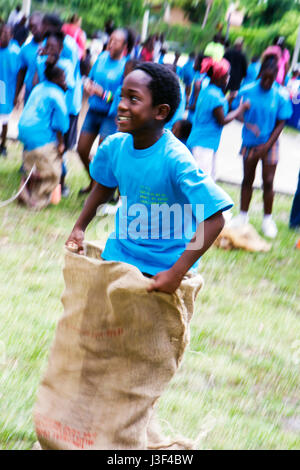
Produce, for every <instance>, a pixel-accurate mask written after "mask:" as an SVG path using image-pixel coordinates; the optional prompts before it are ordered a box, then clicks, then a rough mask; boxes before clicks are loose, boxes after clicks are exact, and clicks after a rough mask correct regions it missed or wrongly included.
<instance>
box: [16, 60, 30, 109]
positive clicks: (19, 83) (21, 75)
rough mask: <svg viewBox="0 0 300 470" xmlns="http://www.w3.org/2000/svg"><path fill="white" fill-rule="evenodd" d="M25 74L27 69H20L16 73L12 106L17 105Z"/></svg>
mask: <svg viewBox="0 0 300 470" xmlns="http://www.w3.org/2000/svg"><path fill="white" fill-rule="evenodd" d="M26 72H27V68H23V69H20V70H19V72H18V77H17V85H16V91H15V97H14V106H16V105H17V103H18V97H19V94H20V91H21V89H22V86H23V83H24V80H25V75H26Z"/></svg>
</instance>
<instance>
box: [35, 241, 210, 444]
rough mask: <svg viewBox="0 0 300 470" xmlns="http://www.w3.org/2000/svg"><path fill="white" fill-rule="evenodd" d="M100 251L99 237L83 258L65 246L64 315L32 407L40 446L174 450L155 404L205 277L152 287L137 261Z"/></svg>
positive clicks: (178, 352) (176, 360)
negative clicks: (169, 288)
mask: <svg viewBox="0 0 300 470" xmlns="http://www.w3.org/2000/svg"><path fill="white" fill-rule="evenodd" d="M100 256H101V250H100V248H99V247H97V246H96V245H95V244H86V256H79V255H76V254H74V253H71V252H68V251H66V254H65V268H64V279H65V291H64V294H63V297H62V302H63V305H64V314H63V316H62V318H61V319H60V321H59V323H58V326H57V330H56V336H55V340H54V344H53V346H52V350H51V353H50V358H49V364H48V368H47V371H46V374H45V377H44V379H43V381H42V383H41V385H40V388H39V391H38V398H37V403H36V406H35V410H34V420H35V426H36V433H37V436H38V439H39V442H40V443H41V446H42V448H43V449H147V448H158V447H159V446H163V445H165V446H166V447H168V448H170V446H172V444H173V443H172V442H171V441H170V440H168V441H167V442H163V438H162V436H161V435H160V434H159V433H158V432H157V430H156V429H155V424H154V418H153V410H154V405H155V403H156V402H157V400H158V398H159V397H160V396H161V394H162V393H163V391H164V390H165V388H166V386H167V384H168V383H169V381H170V380H171V378H172V377H173V375H174V373H175V372H176V369H177V368H178V366H179V363H180V360H181V358H182V355H183V352H184V350H185V347H186V345H187V344H188V341H189V322H190V320H191V317H192V314H193V307H194V301H195V298H196V295H197V293H198V291H199V289H200V288H201V286H202V278H201V276H198V275H197V276H191V277H186V278H185V279H184V280H183V281H182V283H181V286H180V288H179V289H178V290H177V291H176V293H175V294H173V295H169V294H165V293H159V292H152V293H148V292H147V291H146V288H147V287H148V286H149V284H150V283H151V279H149V278H147V277H145V276H143V275H142V273H141V272H140V271H139V270H138V269H137V268H135V267H134V266H132V265H129V264H126V263H119V262H107V261H103V260H101V259H100ZM148 434H149V437H148ZM175 444H177V445H179V446H180V445H181V444H182V446H183V448H184V447H185V444H184V443H180V442H177V443H175ZM187 447H188V445H187Z"/></svg>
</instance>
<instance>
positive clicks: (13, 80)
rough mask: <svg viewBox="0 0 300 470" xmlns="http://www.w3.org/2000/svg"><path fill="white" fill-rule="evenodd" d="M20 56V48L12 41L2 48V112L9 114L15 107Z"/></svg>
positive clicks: (0, 103)
mask: <svg viewBox="0 0 300 470" xmlns="http://www.w3.org/2000/svg"><path fill="white" fill-rule="evenodd" d="M19 56H20V48H18V47H17V46H16V45H15V44H13V43H11V42H10V43H9V45H8V47H5V48H0V114H9V113H11V112H12V110H13V108H14V98H15V92H16V85H17V76H18V72H19V70H20V57H19Z"/></svg>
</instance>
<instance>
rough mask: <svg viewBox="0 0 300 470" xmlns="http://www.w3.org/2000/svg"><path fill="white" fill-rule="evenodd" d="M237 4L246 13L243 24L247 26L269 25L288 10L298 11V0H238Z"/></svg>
mask: <svg viewBox="0 0 300 470" xmlns="http://www.w3.org/2000/svg"><path fill="white" fill-rule="evenodd" d="M239 4H240V6H241V7H243V8H244V10H245V12H246V17H245V21H244V24H245V25H247V24H248V25H249V26H262V25H269V24H272V23H275V22H276V21H279V20H280V19H281V18H282V17H283V16H284V14H285V13H286V12H288V11H289V10H298V11H300V4H299V1H298V0H264V1H262V0H239Z"/></svg>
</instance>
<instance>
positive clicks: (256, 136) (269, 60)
mask: <svg viewBox="0 0 300 470" xmlns="http://www.w3.org/2000/svg"><path fill="white" fill-rule="evenodd" d="M277 73H278V58H277V56H276V55H273V54H272V55H265V56H264V58H263V62H262V65H261V69H260V72H259V75H258V80H256V81H255V82H253V83H251V84H249V85H247V86H245V87H243V88H241V89H240V91H239V93H238V95H237V97H236V99H235V100H234V101H233V103H232V107H233V108H234V107H235V106H236V105H237V103H238V102H239V100H240V99H244V100H249V101H250V104H251V106H250V108H249V109H248V110H247V111H246V112H245V113H244V116H243V120H244V127H243V131H242V141H243V142H242V148H241V155H242V156H243V164H244V168H243V169H244V177H243V182H242V189H241V206H240V214H239V215H238V216H237V217H236V218H235V219H233V220H232V222H231V223H232V224H234V225H236V226H238V225H242V224H245V223H247V222H248V209H249V205H250V201H251V197H252V192H253V182H254V178H255V172H256V167H257V164H258V162H259V160H261V162H262V180H263V203H264V218H263V223H262V231H263V233H264V235H265V236H266V237H269V238H275V237H276V235H277V227H276V224H275V222H274V221H273V219H272V207H273V200H274V192H273V181H274V176H275V171H276V167H277V163H278V153H279V152H278V150H279V145H278V138H279V136H280V134H281V132H282V130H283V128H284V124H285V121H286V119H289V118H290V117H291V115H292V104H291V102H290V98H289V96H288V92H287V91H286V90H285V89H284V88H283V87H282V86H280V85H279V84H278V83H277V82H275V80H276V77H277Z"/></svg>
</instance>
